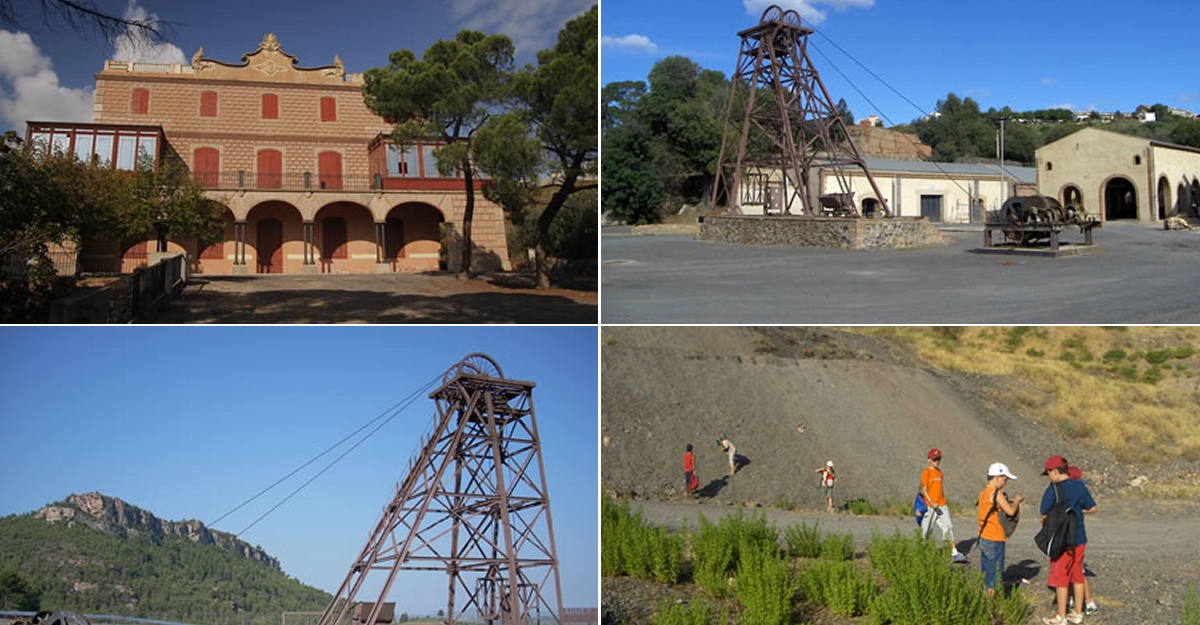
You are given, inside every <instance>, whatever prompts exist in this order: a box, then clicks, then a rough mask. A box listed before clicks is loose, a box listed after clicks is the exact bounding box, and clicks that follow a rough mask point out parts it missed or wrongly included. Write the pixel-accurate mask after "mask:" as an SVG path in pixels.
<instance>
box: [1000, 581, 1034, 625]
mask: <svg viewBox="0 0 1200 625" xmlns="http://www.w3.org/2000/svg"><path fill="white" fill-rule="evenodd" d="M992 611H993V613H994V618H993V622H996V623H1000V624H1001V625H1021V623H1024V622H1025V621H1026V620H1027V619H1028V618H1029V615H1030V614H1032V613H1033V605H1031V604H1030V603H1029V599H1028V598H1026V597H1025V594H1024V593H1022V592H1020V589H1019V588H1007V589H1004V590H1003V591H1002V592H997V593H996V596H995V598H994V601H993V602H992Z"/></svg>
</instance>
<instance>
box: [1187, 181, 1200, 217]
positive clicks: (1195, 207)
mask: <svg viewBox="0 0 1200 625" xmlns="http://www.w3.org/2000/svg"><path fill="white" fill-rule="evenodd" d="M1190 195H1191V202H1189V203H1188V206H1189V208H1188V214H1189V215H1194V216H1195V215H1200V179H1196V178H1193V179H1192V192H1191V194H1190Z"/></svg>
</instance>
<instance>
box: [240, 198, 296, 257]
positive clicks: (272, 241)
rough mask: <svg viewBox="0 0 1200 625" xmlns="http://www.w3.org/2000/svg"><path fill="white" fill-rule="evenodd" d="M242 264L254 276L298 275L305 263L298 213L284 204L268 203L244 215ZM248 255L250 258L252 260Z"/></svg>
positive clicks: (287, 204)
mask: <svg viewBox="0 0 1200 625" xmlns="http://www.w3.org/2000/svg"><path fill="white" fill-rule="evenodd" d="M246 225H247V232H246V242H245V243H246V246H247V247H252V248H253V249H252V250H247V251H246V258H245V262H246V264H247V265H249V266H252V267H254V273H300V271H301V266H302V265H303V263H304V254H303V252H304V242H303V240H302V239H301V234H302V227H303V225H302V221H301V219H300V212H299V211H298V210H297V209H296V207H295V206H292V205H291V204H289V203H287V202H281V201H278V200H270V201H266V202H263V203H261V204H258V205H257V206H255V207H254V208H252V209H250V212H249V213H248V214H247V215H246ZM251 256H252V257H253V258H251Z"/></svg>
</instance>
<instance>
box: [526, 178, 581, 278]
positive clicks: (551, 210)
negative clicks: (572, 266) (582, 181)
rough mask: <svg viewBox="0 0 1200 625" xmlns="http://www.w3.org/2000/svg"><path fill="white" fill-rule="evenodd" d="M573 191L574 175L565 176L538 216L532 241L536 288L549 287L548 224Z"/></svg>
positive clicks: (552, 220)
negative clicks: (535, 237)
mask: <svg viewBox="0 0 1200 625" xmlns="http://www.w3.org/2000/svg"><path fill="white" fill-rule="evenodd" d="M574 192H575V176H567V177H566V179H565V180H563V184H562V186H561V187H559V188H558V191H555V192H554V195H553V196H551V198H550V203H549V204H547V205H546V209H545V210H543V211H542V215H541V216H540V217H538V224H537V239H536V240H535V241H534V245H533V250H534V267H535V269H536V271H537V288H539V289H548V288H550V269H549V268H548V267H547V266H546V244H547V243H549V241H550V224H551V223H553V222H554V218H555V217H556V216H557V215H558V211H559V210H560V209H561V208H562V207H563V204H566V203H567V198H568V197H570V195H571V194H572V193H574Z"/></svg>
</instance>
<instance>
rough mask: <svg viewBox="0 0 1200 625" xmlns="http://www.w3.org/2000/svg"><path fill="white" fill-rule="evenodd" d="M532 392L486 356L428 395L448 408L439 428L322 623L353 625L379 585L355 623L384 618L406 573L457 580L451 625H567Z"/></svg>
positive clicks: (466, 362)
mask: <svg viewBox="0 0 1200 625" xmlns="http://www.w3.org/2000/svg"><path fill="white" fill-rule="evenodd" d="M533 387H534V383H533V382H521V381H517V380H509V379H506V378H505V377H504V374H503V372H501V370H500V367H499V365H497V364H496V361H495V360H493V359H492V358H491V357H489V356H486V355H484V354H471V355H469V356H467V357H466V358H464V359H463V360H462V361H460V362H458V363H457V364H455V365H454V366H453V367H451V368H450V369H449V370H447V371H446V373H445V374H444V375H443V377H442V385H441V386H440V387H438V388H437V389H436V390H435V391H433V392H432V393H431V394H430V395H429V397H430V398H431V399H433V400H434V403H435V405H436V408H437V414H436V415H435V417H434V425H433V429H432V431H431V432H430V433H428V434H427V435H426V436H425V437H424V438H423V443H422V444H421V446H420V451H419V452H418V454H417V456H416V457H415V458H414V459H413V460H412V462H411V463H410V465H409V471H408V474H407V475H406V476H405V477H404V478H403V479H402V481H401V482H400V483H399V484H398V485H397V487H396V494H395V496H394V497H393V498H392V499H391V501H389V502H388V503H387V505H386V506H384V509H383V517H382V518H381V519H380V520H379V523H378V524H377V525H376V526H375V529H374V531H373V532H372V533H371V536H370V538H368V539H367V543H366V545H365V546H364V547H363V550H362V553H360V554H359V556H358V558H357V559H355V561H354V563H353V564H352V565H351V567H350V572H349V574H348V575H347V576H346V579H345V581H343V582H342V585H341V587H340V588H339V589H338V592H337V594H336V595H335V596H334V599H333V601H332V602H330V604H329V606H328V607H327V608H326V609H325V612H324V613H323V614H322V615H321V620H320V621H319V625H334V624H336V623H343V622H345V621H344V619H345V618H346V617H347V615H349V614H350V613H351V611H352V610H353V609H354V605H355V603H356V597H357V596H358V594H359V592H360V590H362V589H363V586H364V584H365V583H366V582H367V579H368V577H371V578H372V580H371V584H376V583H380V582H381V583H382V585H381V586H380V590H378V593H377V596H374V597H371V598H369V599H366V600H367V601H373V604H368V603H363V604H361V606H360V607H359V609H358V614H356V615H355V618H354V620H355V621H356V622H360V623H367V624H371V625H374V624H375V623H377V622H379V621H380V615H381V614H386V609H387V608H386V606H385V604H386V600H387V598H388V597H389V596H390V595H391V594H392V592H393V590H394V585H395V582H396V579H397V576H398V574H399V572H400V571H441V572H444V573H445V574H446V575H447V576H448V579H449V588H448V595H447V609H446V621H445V622H446V623H449V624H453V623H457V622H458V621H459V620H460V619H468V620H473V621H483V622H485V623H503V624H509V623H511V624H517V623H520V624H522V625H524V624H527V623H559V622H560V620H559V619H560V615H561V614H562V599H561V593H560V583H559V574H558V556H557V554H556V551H555V546H554V531H553V524H552V523H551V518H550V495H549V493H548V492H547V491H546V474H545V469H544V467H543V465H542V449H541V444H540V442H539V439H538V433H537V423H536V419H535V416H534V410H533V395H532V392H533ZM368 611H369V613H368Z"/></svg>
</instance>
